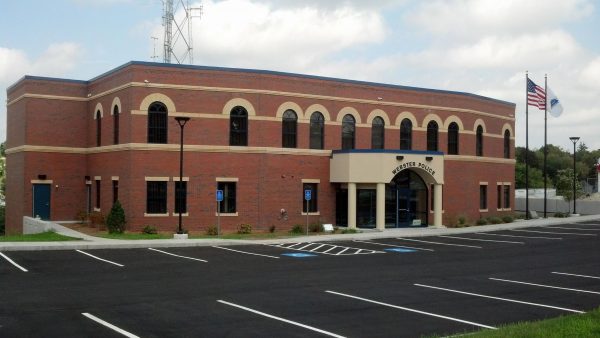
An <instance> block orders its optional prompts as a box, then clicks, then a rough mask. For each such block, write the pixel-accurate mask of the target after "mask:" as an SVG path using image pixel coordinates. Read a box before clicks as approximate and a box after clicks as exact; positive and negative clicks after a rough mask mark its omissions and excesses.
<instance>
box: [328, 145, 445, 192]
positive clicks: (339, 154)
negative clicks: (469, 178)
mask: <svg viewBox="0 0 600 338" xmlns="http://www.w3.org/2000/svg"><path fill="white" fill-rule="evenodd" d="M405 169H411V170H412V171H414V172H416V173H417V174H418V175H419V176H420V177H421V178H422V179H423V181H425V183H427V184H444V154H443V153H441V152H437V151H418V150H379V149H376V150H375V149H374V150H371V149H351V150H334V151H333V154H332V159H331V162H330V174H329V175H330V182H332V183H389V182H390V181H392V179H394V177H396V175H397V174H398V173H399V172H401V171H403V170H405Z"/></svg>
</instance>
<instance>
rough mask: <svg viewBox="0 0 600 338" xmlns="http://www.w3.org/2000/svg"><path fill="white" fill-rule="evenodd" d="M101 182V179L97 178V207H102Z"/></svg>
mask: <svg viewBox="0 0 600 338" xmlns="http://www.w3.org/2000/svg"><path fill="white" fill-rule="evenodd" d="M100 182H101V181H100V180H96V204H95V208H96V209H100V186H101V185H100Z"/></svg>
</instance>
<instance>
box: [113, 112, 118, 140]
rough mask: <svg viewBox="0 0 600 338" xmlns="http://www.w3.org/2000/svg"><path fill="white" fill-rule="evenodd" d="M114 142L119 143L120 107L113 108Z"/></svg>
mask: <svg viewBox="0 0 600 338" xmlns="http://www.w3.org/2000/svg"><path fill="white" fill-rule="evenodd" d="M113 122H114V126H113V143H114V144H119V107H118V106H115V107H114V108H113Z"/></svg>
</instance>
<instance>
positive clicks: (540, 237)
mask: <svg viewBox="0 0 600 338" xmlns="http://www.w3.org/2000/svg"><path fill="white" fill-rule="evenodd" d="M477 234H478V235H486V236H500V237H515V238H534V239H536V238H539V239H554V240H558V241H560V240H562V237H544V236H519V235H504V234H491V233H488V232H478V233H477Z"/></svg>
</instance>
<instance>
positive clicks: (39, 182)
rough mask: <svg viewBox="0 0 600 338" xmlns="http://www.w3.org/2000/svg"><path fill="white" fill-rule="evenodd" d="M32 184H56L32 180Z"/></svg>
mask: <svg viewBox="0 0 600 338" xmlns="http://www.w3.org/2000/svg"><path fill="white" fill-rule="evenodd" d="M30 183H31V184H52V183H54V181H53V180H31V181H30Z"/></svg>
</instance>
